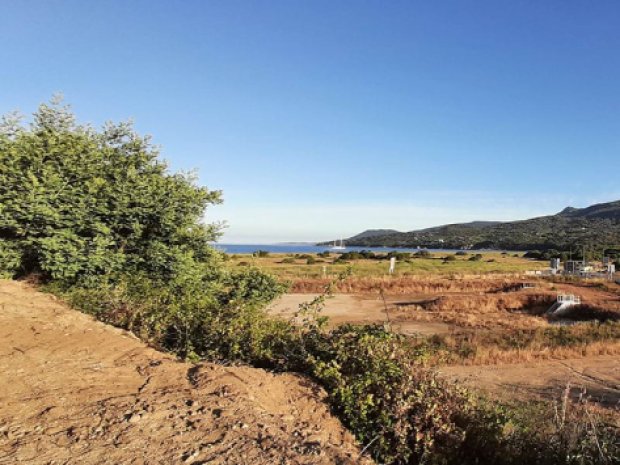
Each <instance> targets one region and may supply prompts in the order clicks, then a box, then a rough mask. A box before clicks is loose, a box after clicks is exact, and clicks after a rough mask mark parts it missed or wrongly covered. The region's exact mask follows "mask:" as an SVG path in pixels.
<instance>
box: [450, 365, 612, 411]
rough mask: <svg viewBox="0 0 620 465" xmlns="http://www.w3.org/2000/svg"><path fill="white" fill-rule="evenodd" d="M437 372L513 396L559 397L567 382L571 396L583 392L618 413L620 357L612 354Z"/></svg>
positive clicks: (474, 385)
mask: <svg viewBox="0 0 620 465" xmlns="http://www.w3.org/2000/svg"><path fill="white" fill-rule="evenodd" d="M439 371H440V374H441V375H442V376H446V377H448V378H449V379H452V380H454V381H456V382H462V383H464V384H466V385H468V386H470V387H472V388H475V389H479V390H482V391H486V392H492V393H494V394H497V395H499V396H500V397H501V396H504V397H507V398H513V399H514V398H516V399H530V398H534V399H545V400H551V399H560V398H561V396H562V393H563V392H564V390H565V389H566V386H567V385H569V387H570V395H571V397H572V398H573V399H576V398H579V397H580V396H582V395H583V396H585V397H586V398H588V399H590V400H591V401H592V402H594V403H596V404H599V405H601V406H604V407H608V408H610V409H612V410H615V411H617V412H618V413H619V414H620V360H618V357H617V356H615V355H607V356H605V355H601V356H596V357H584V358H578V359H567V360H545V361H540V362H530V363H518V364H508V365H485V366H451V367H443V368H441V369H440V370H439Z"/></svg>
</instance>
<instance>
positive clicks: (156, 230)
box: [0, 98, 220, 284]
mask: <svg viewBox="0 0 620 465" xmlns="http://www.w3.org/2000/svg"><path fill="white" fill-rule="evenodd" d="M219 202H220V192H219V191H211V190H208V189H206V188H204V187H199V186H197V185H196V184H195V179H194V178H193V177H192V176H191V175H188V174H171V173H169V172H168V170H167V167H166V164H165V163H164V162H162V161H161V160H160V158H159V153H158V150H157V149H156V148H155V147H154V146H153V145H152V144H151V141H150V139H149V138H148V137H142V136H139V135H138V134H137V133H136V132H135V131H134V129H133V128H132V125H131V124H130V123H118V124H113V123H108V124H106V125H105V126H104V127H103V129H102V130H99V131H97V130H95V129H93V128H92V127H89V126H86V125H79V124H77V123H76V120H75V117H74V115H73V114H72V113H71V111H70V109H69V108H68V107H67V106H63V105H62V102H61V100H60V99H57V98H55V99H53V100H52V101H51V102H50V103H49V104H43V105H41V106H40V107H39V109H38V110H37V111H36V113H35V114H34V117H33V120H32V122H31V123H30V124H29V125H25V124H23V122H22V120H21V119H20V118H18V117H17V116H15V115H7V116H5V117H4V118H3V120H2V124H1V125H0V272H2V273H3V274H4V275H16V274H27V273H33V272H35V273H40V274H41V275H42V276H44V277H45V278H46V279H54V280H60V281H63V282H66V283H70V284H73V283H76V282H80V283H82V284H86V283H88V282H95V281H98V280H99V279H100V278H101V277H103V276H105V277H106V279H109V278H110V277H113V276H114V275H115V274H116V273H118V272H133V271H145V272H148V273H150V274H151V275H152V276H161V277H170V276H171V275H174V274H175V273H177V272H179V271H180V269H181V268H184V267H187V266H188V265H191V264H192V262H196V263H207V262H212V261H214V260H215V261H217V260H218V259H219V258H218V256H219V253H217V252H215V251H214V250H213V249H212V248H210V247H209V245H208V244H209V242H210V241H213V240H214V239H215V238H216V237H217V234H218V228H217V226H216V225H209V224H205V223H204V222H203V218H204V214H205V209H206V208H207V206H209V205H213V204H216V203H219Z"/></svg>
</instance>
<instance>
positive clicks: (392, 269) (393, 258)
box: [390, 257, 396, 274]
mask: <svg viewBox="0 0 620 465" xmlns="http://www.w3.org/2000/svg"><path fill="white" fill-rule="evenodd" d="M395 268H396V257H391V258H390V274H394V269H395Z"/></svg>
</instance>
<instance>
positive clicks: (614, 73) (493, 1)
mask: <svg viewBox="0 0 620 465" xmlns="http://www.w3.org/2000/svg"><path fill="white" fill-rule="evenodd" d="M618 24H620V2H618V1H616V0H610V1H603V0H599V1H596V2H586V1H572V0H568V1H567V0H557V1H551V0H549V1H535V0H529V1H518V0H488V1H486V0H475V1H468V0H454V1H447V0H446V1H441V2H434V1H426V2H415V1H405V2H399V1H389V2H386V1H379V0H377V1H334V0H329V1H318V0H313V1H306V2H302V1H289V0H287V1H234V0H226V1H206V0H201V1H188V0H185V1H154V0H148V1H120V0H119V1H104V0H101V1H92V2H91V1H69V0H67V1H54V0H45V1H29V0H3V1H2V2H0V40H1V43H2V44H3V46H2V47H1V48H0V63H2V66H0V112H1V113H5V112H7V111H9V110H14V109H19V110H21V111H22V112H23V113H26V114H28V113H31V112H32V111H33V110H34V109H35V108H36V106H37V105H38V104H39V103H40V102H42V101H45V100H48V99H49V98H50V96H51V95H52V94H53V93H54V92H59V91H61V92H63V93H64V95H65V99H66V101H67V102H68V103H70V104H72V106H73V108H74V110H75V112H76V114H77V115H78V118H79V119H80V120H81V121H83V122H90V123H93V124H95V125H98V124H101V123H102V122H104V121H105V120H126V119H128V118H132V119H134V120H135V122H136V126H137V128H138V130H139V131H140V132H142V133H149V134H152V135H153V137H154V141H155V142H156V143H158V144H160V145H161V146H162V153H163V156H164V157H165V158H166V159H167V160H168V161H169V162H170V165H171V167H172V168H173V169H175V170H179V169H182V170H188V169H196V170H197V171H198V173H199V179H200V182H201V183H202V184H204V185H207V186H208V187H210V188H214V189H222V190H223V191H224V199H225V203H224V205H222V206H218V207H215V208H213V209H211V210H209V211H208V213H207V220H209V221H212V220H226V221H227V223H228V225H229V226H228V228H227V229H226V233H225V236H224V238H223V241H229V242H276V241H285V240H297V241H312V240H322V239H331V238H334V237H340V236H344V237H347V236H349V235H352V234H355V233H357V232H360V231H361V230H363V229H366V228H395V229H400V230H412V229H417V228H422V227H428V226H433V225H437V224H444V223H450V222H460V221H470V220H478V219H488V220H510V219H522V218H527V217H531V216H535V215H541V214H548V213H554V212H556V211H558V210H561V209H562V208H564V207H565V206H567V205H573V206H578V207H580V206H586V205H588V204H591V203H595V202H603V201H611V200H617V199H620V27H618Z"/></svg>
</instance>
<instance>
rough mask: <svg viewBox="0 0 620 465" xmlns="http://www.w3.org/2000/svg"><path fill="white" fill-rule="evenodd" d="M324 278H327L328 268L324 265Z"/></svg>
mask: <svg viewBox="0 0 620 465" xmlns="http://www.w3.org/2000/svg"><path fill="white" fill-rule="evenodd" d="M323 277H324V278H327V266H326V265H323Z"/></svg>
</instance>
